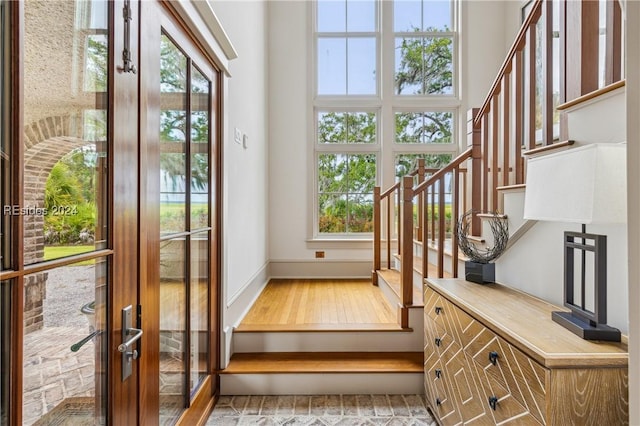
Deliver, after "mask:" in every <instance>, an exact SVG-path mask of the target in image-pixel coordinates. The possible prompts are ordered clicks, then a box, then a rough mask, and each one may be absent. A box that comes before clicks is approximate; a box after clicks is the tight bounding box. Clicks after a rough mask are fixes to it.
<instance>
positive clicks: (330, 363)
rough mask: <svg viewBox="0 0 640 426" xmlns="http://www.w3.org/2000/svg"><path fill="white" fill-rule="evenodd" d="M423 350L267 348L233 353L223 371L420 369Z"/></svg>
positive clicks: (384, 371) (406, 370)
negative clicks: (351, 350)
mask: <svg viewBox="0 0 640 426" xmlns="http://www.w3.org/2000/svg"><path fill="white" fill-rule="evenodd" d="M422 371H423V354H422V352H288V353H284V352H269V353H259V354H254V353H240V354H234V355H233V357H232V359H231V362H230V363H229V365H228V366H227V368H226V369H225V370H223V371H222V373H223V374H247V373H252V374H260V373H266V374H268V373H281V372H287V373H372V374H373V373H420V372H422Z"/></svg>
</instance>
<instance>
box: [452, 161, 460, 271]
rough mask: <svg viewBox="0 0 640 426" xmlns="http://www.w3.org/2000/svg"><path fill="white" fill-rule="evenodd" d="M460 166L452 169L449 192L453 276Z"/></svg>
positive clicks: (456, 264) (456, 252)
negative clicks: (450, 195)
mask: <svg viewBox="0 0 640 426" xmlns="http://www.w3.org/2000/svg"><path fill="white" fill-rule="evenodd" d="M461 176H462V173H460V167H458V166H456V167H455V168H454V169H453V182H452V183H453V189H452V190H451V194H452V197H453V200H451V202H452V204H451V275H452V276H453V278H457V277H458V239H457V238H456V235H455V228H456V224H457V222H458V217H459V216H460V197H461V196H460V177H461Z"/></svg>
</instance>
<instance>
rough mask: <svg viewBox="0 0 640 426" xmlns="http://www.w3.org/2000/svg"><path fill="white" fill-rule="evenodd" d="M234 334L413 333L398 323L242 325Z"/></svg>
mask: <svg viewBox="0 0 640 426" xmlns="http://www.w3.org/2000/svg"><path fill="white" fill-rule="evenodd" d="M233 331H234V333H259V332H274V333H287V332H292V333H298V332H301V333H305V332H309V333H311V332H314V331H317V332H351V331H357V332H367V331H402V332H406V331H411V330H410V329H406V328H401V327H400V326H399V325H398V324H397V323H359V324H356V323H344V324H338V323H336V324H325V323H322V324H320V323H318V324H240V325H238V327H236V328H235V329H234V330H233Z"/></svg>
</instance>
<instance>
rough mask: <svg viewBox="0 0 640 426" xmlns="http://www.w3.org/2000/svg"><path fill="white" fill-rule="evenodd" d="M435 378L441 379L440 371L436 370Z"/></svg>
mask: <svg viewBox="0 0 640 426" xmlns="http://www.w3.org/2000/svg"><path fill="white" fill-rule="evenodd" d="M435 373H436V378H437V379H439V378H440V377H442V370H440V369H439V368H436V371H435Z"/></svg>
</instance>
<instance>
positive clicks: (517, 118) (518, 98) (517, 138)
mask: <svg viewBox="0 0 640 426" xmlns="http://www.w3.org/2000/svg"><path fill="white" fill-rule="evenodd" d="M523 59H524V56H523V52H522V50H519V51H518V52H517V53H516V55H515V57H514V58H513V62H514V73H513V74H514V77H515V82H514V88H513V91H514V92H515V99H514V102H515V105H514V108H515V110H514V123H513V124H514V126H515V129H514V157H515V163H516V164H515V168H514V170H515V182H516V185H520V184H523V183H524V159H523V158H522V128H523V126H522V125H523V123H524V116H523V115H522V102H523V97H522V88H523V86H522V79H523V75H522V69H523V67H522V62H523Z"/></svg>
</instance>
